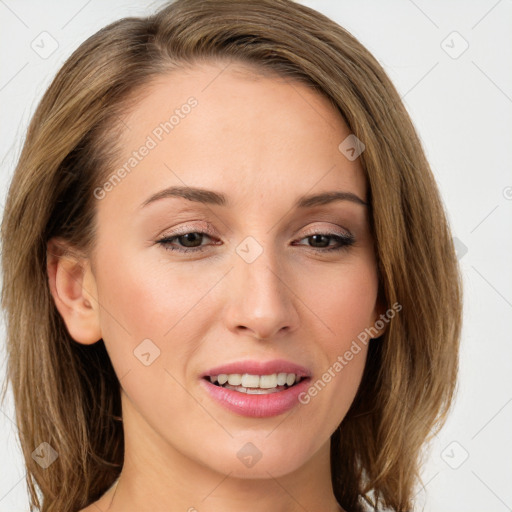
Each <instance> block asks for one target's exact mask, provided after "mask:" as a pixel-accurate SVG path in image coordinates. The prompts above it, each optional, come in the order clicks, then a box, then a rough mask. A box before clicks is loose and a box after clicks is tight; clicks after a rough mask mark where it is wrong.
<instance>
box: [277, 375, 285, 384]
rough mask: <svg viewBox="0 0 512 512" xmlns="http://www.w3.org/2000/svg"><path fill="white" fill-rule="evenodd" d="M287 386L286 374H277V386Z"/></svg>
mask: <svg viewBox="0 0 512 512" xmlns="http://www.w3.org/2000/svg"><path fill="white" fill-rule="evenodd" d="M285 384H286V373H278V374H277V385H278V386H284V385H285Z"/></svg>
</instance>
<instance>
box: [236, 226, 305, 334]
mask: <svg viewBox="0 0 512 512" xmlns="http://www.w3.org/2000/svg"><path fill="white" fill-rule="evenodd" d="M267 245H268V246H264V244H263V243H260V242H259V241H258V240H256V238H254V237H251V236H249V237H246V238H245V239H244V240H243V241H242V242H241V243H240V244H239V245H238V246H237V247H236V250H235V252H236V255H234V256H235V260H234V264H235V268H234V269H233V272H232V276H231V279H232V280H233V282H234V284H233V288H232V290H233V293H232V294H230V299H229V300H230V306H229V308H228V310H229V313H228V322H229V324H230V328H231V329H238V330H240V329H243V328H245V329H248V330H250V331H251V333H252V334H253V335H254V336H256V337H258V338H270V337H272V336H275V335H277V334H278V333H279V332H280V331H289V330H293V329H295V328H296V326H297V325H298V314H297V311H296V308H295V301H294V299H293V293H292V292H291V286H290V285H291V283H287V282H286V281H287V277H286V273H285V270H284V269H285V266H284V265H281V264H280V261H279V259H278V258H279V255H277V254H276V252H275V251H274V249H273V248H272V247H271V246H270V244H267Z"/></svg>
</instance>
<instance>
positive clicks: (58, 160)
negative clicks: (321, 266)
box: [2, 0, 462, 512]
mask: <svg viewBox="0 0 512 512" xmlns="http://www.w3.org/2000/svg"><path fill="white" fill-rule="evenodd" d="M208 59H225V61H226V62H231V61H233V62H237V61H238V62H244V63H251V64H253V65H255V66H256V67H257V68H258V69H260V70H261V71H262V72H270V73H274V74H276V76H277V75H279V76H283V77H286V78H289V79H290V80H297V81H300V82H302V83H305V84H308V85H309V86H311V87H313V88H314V89H315V90H316V91H318V93H320V94H323V95H325V96H326V97H327V98H329V99H330V101H331V102H332V103H333V105H335V106H336V108H337V109H338V110H339V112H340V115H342V116H343V118H344V120H345V122H346V124H347V125H348V127H349V129H350V131H351V132H352V133H353V134H355V135H356V136H357V138H358V139H360V140H361V141H363V143H364V144H365V146H366V149H365V151H364V152H363V153H362V154H361V156H360V159H361V163H362V166H363V169H364V171H365V173H366V177H367V182H368V189H369V202H370V206H371V229H372V233H373V235H374V239H375V246H376V255H377V262H378V275H379V282H380V294H381V296H382V298H383V300H384V301H385V303H386V304H388V305H390V304H394V303H399V304H400V305H401V306H402V310H401V311H400V314H398V315H396V316H395V317H394V318H393V319H392V320H391V322H390V324H389V325H388V329H387V330H386V332H385V334H384V335H383V336H382V337H381V338H380V339H379V340H378V341H372V342H370V344H369V352H368V359H367V363H366V367H365V372H364V375H363V379H362V382H361V385H360V388H359V391H358V394H357V396H356V398H355V400H354V402H353V404H352V406H351V408H350V410H349V412H348V414H347V415H346V417H345V418H344V420H343V421H342V423H341V424H340V426H339V427H338V429H337V430H336V431H335V433H334V434H333V436H332V439H331V469H332V482H333V487H334V493H335V496H336V499H337V500H338V502H339V503H340V505H341V506H343V507H344V508H345V509H348V510H350V511H355V510H362V502H363V500H362V498H364V497H366V500H367V501H368V502H373V504H374V507H375V508H376V509H381V508H382V507H387V508H389V509H392V510H395V511H405V510H410V508H411V506H412V497H413V490H414V486H415V485H416V483H417V480H418V478H419V470H420V463H421V450H422V447H423V446H424V444H425V442H426V441H427V440H428V439H429V438H430V437H431V436H432V434H433V433H434V432H435V429H436V428H439V427H440V426H441V425H442V424H443V422H444V419H445V417H446V413H447V411H448V409H449V407H450V404H451V401H452V396H453V392H454V388H455V383H456V374H457V361H458V344H459V336H460V329H461V315H462V304H461V300H462V299H461V295H462V284H461V278H460V273H459V268H458V263H457V259H456V255H455V251H454V247H453V243H452V239H451V235H450V231H449V227H448V223H447V219H446V215H445V212H444V209H443V205H442V202H441V199H440V195H439V192H438V189H437V187H436V184H435V181H434V178H433V175H432V172H431V170H430V168H429V164H428V162H427V160H426V158H425V155H424V152H423V150H422V147H421V143H420V141H419V139H418V136H417V134H416V132H415V129H414V127H413V125H412V123H411V120H410V118H409V116H408V114H407V112H406V110H405V108H404V106H403V104H402V102H401V100H400V97H399V95H398V93H397V91H396V90H395V88H394V86H393V85H392V83H391V82H390V80H389V78H388V77H387V76H386V74H385V72H384V71H383V69H382V67H381V66H380V65H379V64H378V62H377V61H376V60H375V58H374V57H373V56H372V55H371V54H370V53H369V52H368V51H367V50H366V49H365V48H364V47H363V46H362V45H361V44H360V43H359V42H358V41H357V40H356V39H355V38H354V37H353V36H352V35H351V34H350V33H349V32H347V31H346V30H344V29H343V28H341V27H340V26H339V25H337V24H336V23H335V22H333V21H332V20H330V19H328V18H327V17H325V16H323V15H322V14H320V13H318V12H316V11H314V10H312V9H310V8H308V7H305V6H303V5H300V4H296V3H293V2H292V1H290V0H260V1H258V2H252V1H249V0H177V1H176V2H174V3H172V4H169V5H168V6H165V7H164V8H162V9H161V10H160V11H159V12H158V13H156V14H155V15H151V16H149V17H144V18H126V19H122V20H120V21H117V22H115V23H112V24H111V25H109V26H107V27H105V28H103V29H102V30H100V31H99V32H97V33H96V34H94V35H93V36H92V37H90V38H89V39H88V40H87V41H85V42H84V43H83V44H82V45H81V46H80V47H79V48H78V49H77V50H76V51H75V52H74V53H73V54H72V55H71V57H70V58H69V59H68V60H67V61H66V62H65V64H64V65H63V67H62V68H61V70H60V71H59V72H58V74H57V76H56V77H55V79H54V80H53V82H52V84H51V85H50V87H49V89H48V90H47V92H46V93H45V95H44V97H43V99H42V100H41V102H40V104H39V106H38V108H37V110H36V112H35V114H34V116H33V119H32V121H31V123H30V126H29V129H28V134H27V138H26V141H25V144H24V147H23V150H22V153H21V156H20V159H19V162H18V165H17V168H16V170H15V174H14V178H13V180H12V184H11V187H10V190H9V194H8V198H7V203H6V206H5V213H4V217H3V222H2V245H3V254H2V271H3V290H2V305H3V307H4V309H5V311H6V325H7V351H8V362H7V375H8V381H9V382H10V384H11V385H12V390H13V395H14V400H15V406H16V420H17V424H18V427H19V436H20V440H21V447H22V450H23V455H24V458H25V463H26V467H27V484H28V488H29V492H30V503H31V510H33V507H37V508H38V509H40V510H42V511H45V512H46V511H48V512H50V511H59V512H61V511H68V510H77V509H80V508H82V507H84V506H86V505H88V504H90V503H91V502H93V501H95V500H96V499H98V498H99V497H100V496H101V495H102V494H103V493H104V492H105V491H106V490H107V489H108V488H109V487H110V486H111V485H112V483H113V482H114V481H115V479H116V478H117V477H118V475H119V473H120V471H121V468H122V465H123V430H122V424H121V423H120V422H119V421H118V419H119V416H120V415H121V407H120V388H119V381H118V379H117V377H116V375H115V373H114V370H113V368H112V365H111V363H110V360H109V357H108V354H107V353H106V350H105V346H104V343H103V340H100V341H99V342H98V343H96V344H93V345H92V346H83V345H80V344H79V343H76V342H74V340H72V338H71V337H70V335H69V333H68V331H67V329H66V327H65V324H64V322H63V320H62V318H61V317H60V315H59V313H58V311H57V309H56V307H55V304H54V302H53V299H52V296H51V293H50V289H49V285H48V277H47V272H46V263H47V259H46V258H47V242H48V240H50V239H51V238H52V237H61V238H62V239H64V240H66V241H68V242H69V243H70V244H72V246H74V247H76V248H77V250H80V251H83V252H84V253H85V254H88V253H89V251H91V250H92V248H93V247H94V241H95V239H94V233H95V201H94V197H93V190H94V188H95V187H97V186H99V185H101V183H103V182H104V181H105V176H108V175H109V173H111V172H112V170H113V166H114V162H115V159H116V155H117V150H118V148H116V146H115V142H116V140H117V138H116V133H120V130H122V129H123V126H122V123H121V122H120V120H119V116H120V115H121V114H125V113H126V112H127V110H128V109H129V108H130V106H131V105H134V104H135V103H136V99H137V91H139V92H140V90H142V88H144V86H147V85H148V84H150V82H151V81H152V80H153V79H154V78H156V77H157V76H159V75H162V74H163V73H167V72H168V71H169V70H171V69H176V68H179V67H181V66H184V65H193V64H194V63H195V62H199V61H205V60H208ZM340 142H341V141H340ZM4 386H5V385H4ZM5 391H6V388H5V387H4V390H3V396H5ZM43 441H45V442H47V443H49V444H50V445H51V446H52V447H53V449H55V450H56V452H57V453H58V454H59V456H58V458H57V459H56V460H55V462H54V463H53V464H51V465H50V466H49V467H48V468H47V469H43V468H42V467H40V466H39V465H38V464H36V463H35V461H34V460H33V459H32V456H31V453H32V451H33V450H34V449H35V448H36V447H37V446H38V445H39V444H40V443H41V442H43ZM36 485H37V487H38V488H39V490H40V492H41V493H42V500H41V499H40V497H39V496H38V494H37V492H36Z"/></svg>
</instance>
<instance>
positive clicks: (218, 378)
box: [203, 372, 308, 395]
mask: <svg viewBox="0 0 512 512" xmlns="http://www.w3.org/2000/svg"><path fill="white" fill-rule="evenodd" d="M307 378H308V377H305V376H302V375H299V374H296V373H285V372H281V373H272V374H268V375H257V374H250V373H244V374H240V373H230V374H226V373H221V374H218V375H207V376H205V377H203V379H205V380H207V381H209V382H211V383H212V384H213V385H214V386H218V387H221V388H224V389H230V390H232V391H237V392H239V393H246V394H248V395H269V394H272V393H279V392H281V391H286V390H287V389H289V388H292V387H294V386H296V385H297V384H299V383H300V382H301V381H302V380H305V379H307Z"/></svg>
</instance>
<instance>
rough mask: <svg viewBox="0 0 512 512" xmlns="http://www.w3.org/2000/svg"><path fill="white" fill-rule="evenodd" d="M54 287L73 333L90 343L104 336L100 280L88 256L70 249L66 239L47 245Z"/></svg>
mask: <svg viewBox="0 0 512 512" xmlns="http://www.w3.org/2000/svg"><path fill="white" fill-rule="evenodd" d="M47 273H48V284H49V286H50V291H51V294H52V296H53V300H54V302H55V306H56V307H57V309H58V311H59V313H60V315H61V317H62V319H63V320H64V323H65V324H66V327H67V329H68V332H69V334H70V336H71V337H72V338H73V339H74V340H75V341H77V342H79V343H83V344H86V345H90V344H93V343H96V342H97V341H98V340H100V339H101V328H100V317H99V304H98V300H97V289H96V280H95V278H94V275H93V273H92V270H91V265H90V262H89V260H88V259H87V258H84V257H81V256H79V255H77V253H75V252H73V251H70V250H69V248H68V246H67V244H66V243H65V242H62V241H59V240H56V239H52V240H50V241H49V242H48V245H47Z"/></svg>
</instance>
